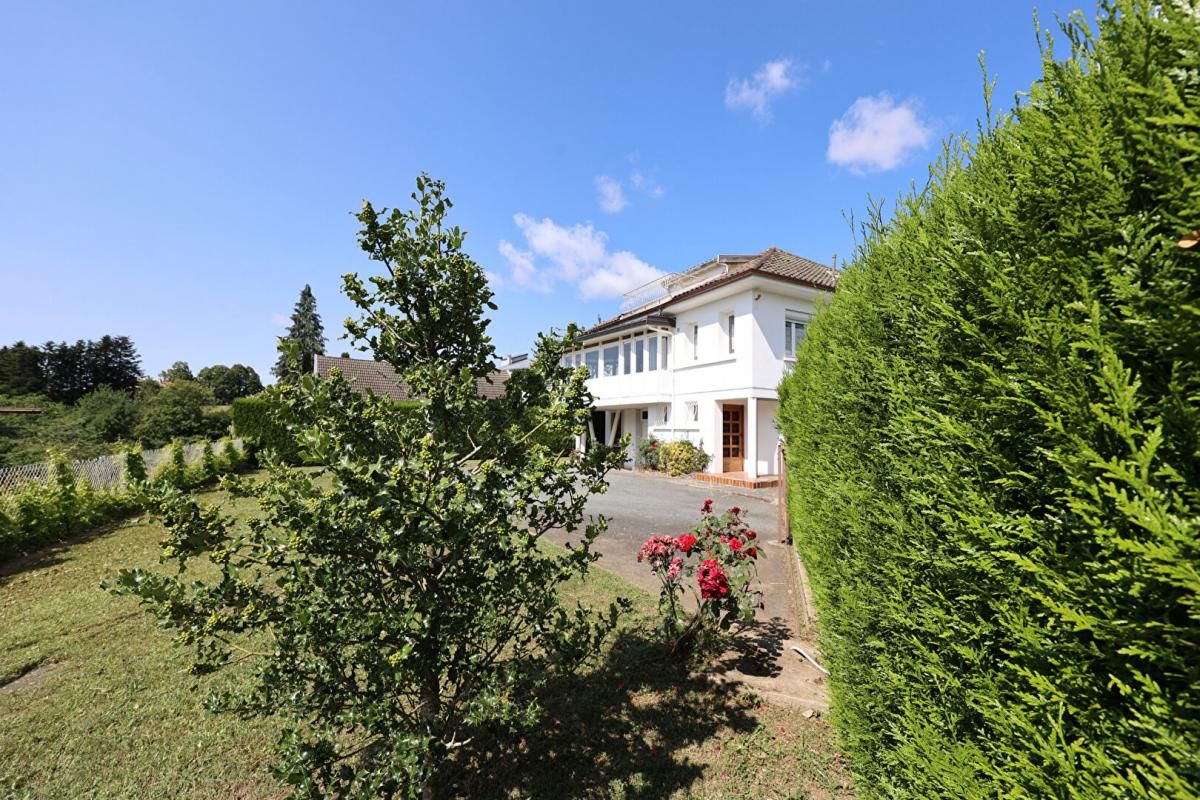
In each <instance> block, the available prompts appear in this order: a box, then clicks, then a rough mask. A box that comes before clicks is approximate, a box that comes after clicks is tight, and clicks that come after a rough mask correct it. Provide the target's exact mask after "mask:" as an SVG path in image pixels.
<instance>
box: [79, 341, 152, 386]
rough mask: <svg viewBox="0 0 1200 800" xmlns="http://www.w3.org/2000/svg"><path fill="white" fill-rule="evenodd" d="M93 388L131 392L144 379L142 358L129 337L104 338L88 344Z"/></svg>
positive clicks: (88, 358)
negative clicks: (101, 387)
mask: <svg viewBox="0 0 1200 800" xmlns="http://www.w3.org/2000/svg"><path fill="white" fill-rule="evenodd" d="M87 361H88V369H89V371H90V373H91V386H92V387H93V388H98V387H100V386H108V387H110V388H113V389H124V390H127V391H128V390H131V389H134V388H136V387H137V384H138V380H139V379H141V377H142V367H141V358H140V357H139V356H138V354H137V349H136V348H135V347H134V346H133V342H132V341H131V340H130V338H129V337H128V336H103V337H101V338H100V341H98V342H89V343H88V352H87Z"/></svg>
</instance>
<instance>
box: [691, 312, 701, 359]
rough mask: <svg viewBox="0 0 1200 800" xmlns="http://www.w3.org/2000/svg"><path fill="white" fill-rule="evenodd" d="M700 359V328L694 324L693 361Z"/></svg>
mask: <svg viewBox="0 0 1200 800" xmlns="http://www.w3.org/2000/svg"><path fill="white" fill-rule="evenodd" d="M698 358H700V326H699V325H697V324H696V323H695V322H693V323H692V361H695V360H697V359H698Z"/></svg>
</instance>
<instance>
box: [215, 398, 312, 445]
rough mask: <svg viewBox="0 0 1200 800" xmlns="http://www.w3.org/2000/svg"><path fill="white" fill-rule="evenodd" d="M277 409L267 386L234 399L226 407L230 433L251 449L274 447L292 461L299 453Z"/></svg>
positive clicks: (279, 407) (278, 405)
mask: <svg viewBox="0 0 1200 800" xmlns="http://www.w3.org/2000/svg"><path fill="white" fill-rule="evenodd" d="M280 409H281V406H280V404H279V403H277V402H275V395H274V393H273V392H272V390H270V389H268V390H266V391H263V392H259V393H258V394H256V395H251V396H250V397H239V398H237V399H235V400H234V401H233V404H232V405H231V406H230V409H229V411H230V417H231V418H232V420H233V435H234V436H237V437H240V438H242V439H245V440H246V441H247V442H249V443H250V444H251V445H252V446H253V448H254V449H255V450H274V451H275V452H276V453H277V454H278V455H279V456H280V457H281V458H282V459H284V460H285V461H295V460H297V459H298V457H299V456H298V452H297V448H296V443H295V441H294V439H293V438H292V436H291V434H290V433H289V432H288V426H287V422H286V420H285V417H284V415H283V414H282V412H281V410H280Z"/></svg>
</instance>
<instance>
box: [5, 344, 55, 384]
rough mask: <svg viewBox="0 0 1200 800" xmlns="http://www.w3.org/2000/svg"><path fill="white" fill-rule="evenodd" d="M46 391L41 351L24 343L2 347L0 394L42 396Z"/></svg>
mask: <svg viewBox="0 0 1200 800" xmlns="http://www.w3.org/2000/svg"><path fill="white" fill-rule="evenodd" d="M45 390H46V379H45V377H44V376H43V375H42V353H41V351H40V350H38V349H37V348H36V347H31V346H30V345H27V344H25V343H24V342H17V343H16V344H14V345H11V346H9V347H0V392H3V393H5V394H41V393H42V392H44V391H45Z"/></svg>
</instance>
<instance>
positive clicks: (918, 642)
mask: <svg viewBox="0 0 1200 800" xmlns="http://www.w3.org/2000/svg"><path fill="white" fill-rule="evenodd" d="M1062 30H1063V32H1064V33H1065V37H1060V41H1059V42H1057V45H1058V46H1059V47H1060V49H1061V50H1062V52H1063V54H1064V55H1066V54H1067V53H1068V52H1069V57H1066V58H1064V59H1063V60H1058V61H1056V60H1055V59H1054V58H1053V56H1052V55H1051V53H1052V43H1050V42H1045V43H1044V45H1045V47H1044V53H1045V55H1044V73H1043V77H1042V79H1041V80H1040V81H1039V82H1038V83H1037V84H1035V85H1034V86H1033V88H1032V89H1031V92H1030V94H1029V95H1028V96H1027V97H1025V98H1024V99H1023V100H1022V102H1021V103H1020V104H1019V107H1018V108H1017V110H1016V111H1014V112H1013V113H1012V114H1011V115H1008V116H1006V117H1004V118H1003V119H1001V120H999V121H997V122H995V123H994V124H993V123H991V122H988V123H983V124H981V126H980V127H981V130H980V133H979V136H977V137H975V138H974V139H973V140H972V141H966V140H962V141H957V142H952V143H950V144H949V145H947V147H946V149H945V152H944V155H943V156H942V158H941V159H940V160H939V161H938V163H937V164H936V165H935V167H934V168H933V170H932V174H931V180H930V182H929V184H928V185H927V186H926V187H925V188H924V189H923V190H922V191H920V192H919V193H915V194H914V195H912V196H910V197H908V198H906V199H903V200H901V201H900V202H899V203H898V204H897V210H896V213H895V215H894V217H892V218H891V219H890V221H884V220H883V218H882V217H881V215H880V214H879V213H878V211H876V213H874V214H873V215H872V217H871V218H870V219H869V220H868V221H867V224H866V225H865V226H864V231H865V237H864V240H863V243H862V244H861V246H860V248H859V250H858V252H857V253H856V256H855V258H854V259H853V262H852V263H851V265H850V266H849V268H848V269H847V271H846V273H845V275H844V278H843V280H842V283H841V285H840V287H839V289H838V292H837V296H836V298H835V299H834V300H833V301H832V302H831V303H830V305H829V306H828V307H827V308H826V309H825V310H824V311H822V313H820V314H819V315H818V316H817V318H816V320H815V321H814V323H813V324H812V326H811V328H810V330H809V336H808V338H807V341H806V342H805V344H804V346H803V347H802V349H801V352H800V353H799V355H798V358H797V363H796V368H795V371H794V373H793V374H792V376H791V377H789V378H788V379H787V380H786V381H785V382H784V385H783V387H782V388H781V396H782V403H781V406H782V411H781V415H782V420H783V424H784V426H785V431H786V436H787V440H788V458H789V464H788V469H789V475H790V479H791V480H790V507H791V508H790V510H791V514H792V519H793V527H794V531H795V534H796V538H797V544H798V547H799V549H800V552H801V555H802V557H803V558H804V559H805V561H806V563H807V566H808V570H809V573H810V575H811V577H812V580H813V583H814V591H815V593H816V600H817V604H818V610H819V612H820V627H821V636H822V646H823V652H824V655H825V657H826V659H827V661H828V666H829V667H830V669H831V671H832V678H831V687H832V691H833V715H834V722H835V724H836V726H837V728H838V729H839V731H840V735H841V737H842V739H843V746H844V748H845V750H846V752H847V755H848V756H849V757H850V760H851V764H852V766H853V769H854V771H855V773H856V775H857V779H858V786H859V794H860V796H864V797H889V798H920V799H921V800H925V798H984V797H988V798H991V797H1006V798H1096V797H1129V798H1194V797H1198V796H1200V523H1198V511H1200V245H1195V246H1191V247H1189V246H1188V242H1189V241H1191V240H1194V239H1196V238H1198V237H1200V234H1193V233H1192V232H1193V231H1196V229H1198V228H1200V8H1198V6H1197V3H1196V0H1181V1H1179V2H1163V3H1161V4H1140V3H1135V2H1111V3H1104V4H1102V6H1101V8H1100V12H1099V14H1098V17H1097V23H1096V32H1095V33H1092V32H1091V31H1090V30H1089V25H1088V24H1087V23H1086V22H1085V21H1084V20H1083V19H1082V18H1073V19H1072V20H1071V21H1070V22H1069V23H1067V24H1064V25H1063V26H1062ZM1062 38H1065V42H1063V41H1061V39H1062Z"/></svg>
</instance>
